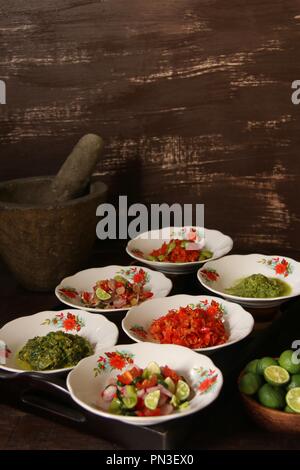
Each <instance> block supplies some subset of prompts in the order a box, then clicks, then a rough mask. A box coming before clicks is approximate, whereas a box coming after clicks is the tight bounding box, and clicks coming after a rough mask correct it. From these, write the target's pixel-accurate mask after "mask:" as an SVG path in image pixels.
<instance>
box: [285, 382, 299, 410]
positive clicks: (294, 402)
mask: <svg viewBox="0 0 300 470" xmlns="http://www.w3.org/2000/svg"><path fill="white" fill-rule="evenodd" d="M285 399H286V402H287V404H288V406H289V407H290V408H291V409H292V410H293V411H295V413H300V387H295V388H292V389H291V390H289V391H288V392H287V394H286V397H285Z"/></svg>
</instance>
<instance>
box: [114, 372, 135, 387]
mask: <svg viewBox="0 0 300 470" xmlns="http://www.w3.org/2000/svg"><path fill="white" fill-rule="evenodd" d="M117 379H118V380H119V382H121V383H122V384H123V385H130V384H131V382H132V381H133V377H132V375H131V373H130V372H129V371H128V370H127V371H126V372H124V374H121V375H118V376H117Z"/></svg>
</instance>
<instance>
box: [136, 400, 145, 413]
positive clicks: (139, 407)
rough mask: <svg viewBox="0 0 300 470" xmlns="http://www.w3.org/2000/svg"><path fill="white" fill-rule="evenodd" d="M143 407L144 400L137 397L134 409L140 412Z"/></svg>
mask: <svg viewBox="0 0 300 470" xmlns="http://www.w3.org/2000/svg"><path fill="white" fill-rule="evenodd" d="M144 407H145V405H144V400H143V399H142V398H141V397H138V401H137V404H136V409H137V410H139V411H140V410H142V409H143V408H144Z"/></svg>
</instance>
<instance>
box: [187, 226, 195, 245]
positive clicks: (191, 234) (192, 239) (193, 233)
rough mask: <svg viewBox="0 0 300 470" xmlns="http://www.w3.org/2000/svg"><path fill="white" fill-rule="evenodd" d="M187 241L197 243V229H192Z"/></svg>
mask: <svg viewBox="0 0 300 470" xmlns="http://www.w3.org/2000/svg"><path fill="white" fill-rule="evenodd" d="M187 239H188V240H189V241H192V242H194V241H196V239H197V230H196V229H195V228H191V229H190V231H189V232H188V234H187Z"/></svg>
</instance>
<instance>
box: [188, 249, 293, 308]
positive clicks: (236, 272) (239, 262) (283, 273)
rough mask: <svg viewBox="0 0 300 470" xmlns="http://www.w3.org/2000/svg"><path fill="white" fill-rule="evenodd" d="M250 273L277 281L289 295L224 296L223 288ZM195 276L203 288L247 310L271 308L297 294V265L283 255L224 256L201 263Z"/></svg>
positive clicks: (224, 290) (228, 286) (229, 286)
mask: <svg viewBox="0 0 300 470" xmlns="http://www.w3.org/2000/svg"><path fill="white" fill-rule="evenodd" d="M252 274H264V275H265V276H268V277H274V278H277V279H280V280H282V281H284V282H286V283H287V284H289V285H290V287H291V292H290V294H289V295H285V296H282V297H268V298H252V297H238V296H235V295H230V294H227V293H226V289H228V288H231V287H232V286H234V285H235V284H236V283H237V282H238V281H239V280H240V279H242V278H245V277H247V276H251V275H252ZM197 276H198V279H199V281H200V283H201V284H202V285H203V286H204V287H206V289H208V290H210V291H211V292H215V293H216V294H219V295H221V296H222V297H225V298H226V299H228V300H231V301H232V302H238V303H240V304H242V305H246V306H248V307H254V308H267V307H274V306H278V305H280V304H282V303H283V302H285V301H286V300H288V299H290V298H291V297H295V296H297V295H299V294H300V263H298V262H297V261H295V260H293V259H291V258H287V257H283V256H277V255H276V256H267V255H261V254H251V255H229V256H224V258H221V259H218V260H215V261H208V262H207V263H205V265H204V266H203V267H202V268H201V269H199V271H198V273H197Z"/></svg>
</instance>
